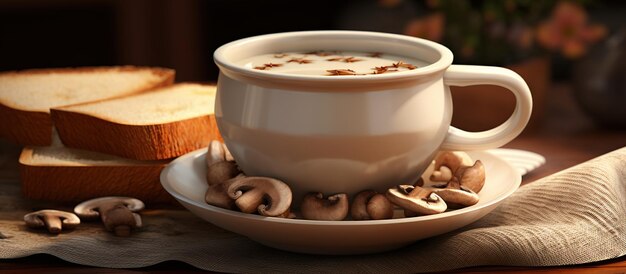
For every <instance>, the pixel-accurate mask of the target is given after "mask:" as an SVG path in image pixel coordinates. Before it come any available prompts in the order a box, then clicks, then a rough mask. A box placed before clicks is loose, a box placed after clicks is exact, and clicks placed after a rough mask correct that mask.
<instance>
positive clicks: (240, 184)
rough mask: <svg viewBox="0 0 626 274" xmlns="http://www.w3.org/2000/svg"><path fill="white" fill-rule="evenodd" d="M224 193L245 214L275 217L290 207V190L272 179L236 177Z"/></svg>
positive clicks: (285, 185)
mask: <svg viewBox="0 0 626 274" xmlns="http://www.w3.org/2000/svg"><path fill="white" fill-rule="evenodd" d="M226 193H227V194H228V196H230V198H231V199H233V200H235V205H237V207H238V208H239V209H240V210H241V211H242V212H245V213H253V212H255V211H258V213H259V214H261V215H263V216H271V217H276V216H280V215H283V213H285V212H286V211H287V210H289V207H291V200H292V194H291V188H289V186H288V185H287V184H285V183H284V182H282V181H279V180H276V179H273V178H268V177H238V178H235V179H232V180H231V182H230V183H229V185H228V189H227V191H226Z"/></svg>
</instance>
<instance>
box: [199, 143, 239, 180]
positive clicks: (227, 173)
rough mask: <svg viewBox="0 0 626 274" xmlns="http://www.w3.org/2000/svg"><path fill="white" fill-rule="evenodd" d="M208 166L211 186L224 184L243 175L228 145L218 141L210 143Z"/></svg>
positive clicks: (207, 174)
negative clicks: (238, 175) (240, 174)
mask: <svg viewBox="0 0 626 274" xmlns="http://www.w3.org/2000/svg"><path fill="white" fill-rule="evenodd" d="M206 165H207V173H206V179H207V183H208V184H209V185H215V184H219V183H222V182H224V181H226V180H229V179H232V178H234V177H236V176H237V174H239V173H241V171H239V168H238V166H237V163H235V161H234V160H233V156H232V155H231V154H230V151H228V149H227V148H226V145H224V144H223V143H221V142H220V141H217V140H213V141H211V142H210V143H209V147H208V151H207V154H206Z"/></svg>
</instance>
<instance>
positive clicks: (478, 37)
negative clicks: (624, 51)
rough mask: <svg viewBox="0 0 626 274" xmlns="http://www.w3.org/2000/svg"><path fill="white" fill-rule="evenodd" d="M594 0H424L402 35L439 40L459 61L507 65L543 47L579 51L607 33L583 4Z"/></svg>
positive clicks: (577, 53) (573, 53)
mask: <svg viewBox="0 0 626 274" xmlns="http://www.w3.org/2000/svg"><path fill="white" fill-rule="evenodd" d="M591 1H593V0H542V1H532V0H517V1H516V0H482V1H470V0H466V1H460V0H425V1H424V3H423V6H422V7H424V8H425V9H426V10H427V11H429V12H430V13H427V15H425V16H423V17H419V18H415V19H413V20H410V21H409V22H408V23H407V25H406V26H405V29H404V33H405V34H407V35H411V36H416V37H421V38H425V39H429V40H434V41H438V42H441V43H443V44H444V45H446V46H447V47H449V48H450V49H451V50H452V51H453V52H455V53H457V52H458V53H459V57H460V58H459V60H460V61H462V62H466V63H467V62H469V63H478V64H497V65H507V64H511V63H515V62H519V61H521V60H524V59H527V58H532V57H534V56H539V55H544V54H545V53H546V51H550V52H559V53H561V55H562V56H564V57H566V58H576V57H580V56H581V55H583V54H584V53H585V52H586V50H587V48H588V47H589V46H590V45H591V44H593V43H595V42H598V40H600V39H602V38H603V37H604V36H605V35H606V32H607V30H606V28H605V27H604V26H602V25H598V24H591V23H589V21H588V18H587V12H586V10H585V9H584V8H583V4H589V3H590V2H591Z"/></svg>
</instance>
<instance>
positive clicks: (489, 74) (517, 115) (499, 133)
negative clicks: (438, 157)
mask: <svg viewBox="0 0 626 274" xmlns="http://www.w3.org/2000/svg"><path fill="white" fill-rule="evenodd" d="M443 79H444V84H445V85H446V87H448V86H461V87H464V86H471V85H496V86H501V87H504V88H506V89H508V90H509V91H511V92H513V94H514V95H515V110H514V111H513V114H511V117H509V119H507V120H506V121H505V122H504V123H502V124H501V125H499V126H497V127H495V128H492V129H489V130H485V131H479V132H468V131H464V130H461V129H458V128H456V127H453V126H450V128H449V129H448V135H447V136H446V139H445V140H444V142H443V144H442V145H441V148H440V149H442V150H480V149H490V148H496V147H500V146H502V145H504V144H506V143H508V142H509V141H511V140H513V138H515V137H517V135H519V134H520V133H521V132H522V130H524V127H525V126H526V124H527V123H528V120H529V119H530V114H531V111H532V107H533V101H532V96H531V95H530V90H529V89H528V85H527V84H526V82H525V81H524V79H523V78H522V77H521V76H519V74H517V73H515V72H513V71H512V70H509V69H505V68H500V67H489V66H470V65H451V66H450V67H449V68H448V69H447V70H446V72H445V73H444V76H443ZM453 115H454V114H453Z"/></svg>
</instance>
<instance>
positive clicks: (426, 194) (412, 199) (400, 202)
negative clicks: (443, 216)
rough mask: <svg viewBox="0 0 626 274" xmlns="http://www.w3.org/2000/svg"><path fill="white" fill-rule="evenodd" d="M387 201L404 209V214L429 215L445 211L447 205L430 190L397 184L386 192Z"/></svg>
mask: <svg viewBox="0 0 626 274" xmlns="http://www.w3.org/2000/svg"><path fill="white" fill-rule="evenodd" d="M386 196H387V198H388V199H389V201H391V202H392V203H394V204H395V205H397V206H399V207H401V208H403V209H404V210H405V215H408V216H415V214H412V213H416V214H417V215H430V214H437V213H441V212H444V211H446V209H447V208H448V206H447V205H446V202H444V200H443V199H441V197H439V196H438V195H437V194H435V193H433V191H432V190H430V189H427V188H423V187H419V186H411V185H399V186H397V187H395V188H390V189H389V190H387V193H386Z"/></svg>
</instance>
